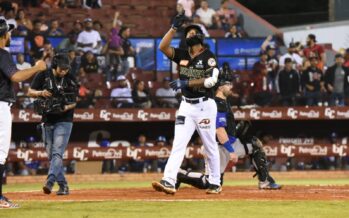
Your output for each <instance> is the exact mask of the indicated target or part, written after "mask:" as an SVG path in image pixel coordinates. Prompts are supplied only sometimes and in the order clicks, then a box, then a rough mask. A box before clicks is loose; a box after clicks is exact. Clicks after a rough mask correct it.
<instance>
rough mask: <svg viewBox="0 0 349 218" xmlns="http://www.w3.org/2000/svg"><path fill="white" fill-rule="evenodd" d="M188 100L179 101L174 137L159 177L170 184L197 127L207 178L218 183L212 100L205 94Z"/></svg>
mask: <svg viewBox="0 0 349 218" xmlns="http://www.w3.org/2000/svg"><path fill="white" fill-rule="evenodd" d="M202 99H203V98H200V103H197V104H191V103H187V102H186V101H182V102H181V104H180V107H179V110H178V114H177V117H176V125H175V133H174V141H173V145H172V151H171V155H170V157H169V159H168V162H167V164H166V167H165V172H164V177H163V180H166V181H167V182H169V183H170V184H172V185H173V186H174V185H175V183H176V180H177V173H178V170H179V168H180V166H181V163H182V161H183V158H184V154H185V151H186V147H187V145H188V143H189V141H190V139H191V137H192V135H193V133H194V131H195V129H196V130H197V131H198V133H199V135H200V137H201V140H202V141H203V144H204V147H205V151H206V155H207V161H208V162H209V168H210V173H209V178H208V180H209V182H210V184H214V185H220V163H219V151H218V145H217V142H216V116H217V105H216V102H215V101H214V100H213V99H211V98H209V99H208V100H206V101H202Z"/></svg>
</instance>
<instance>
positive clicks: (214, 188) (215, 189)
mask: <svg viewBox="0 0 349 218" xmlns="http://www.w3.org/2000/svg"><path fill="white" fill-rule="evenodd" d="M221 192H222V186H220V185H213V184H210V185H209V187H208V189H207V190H206V194H220V193H221Z"/></svg>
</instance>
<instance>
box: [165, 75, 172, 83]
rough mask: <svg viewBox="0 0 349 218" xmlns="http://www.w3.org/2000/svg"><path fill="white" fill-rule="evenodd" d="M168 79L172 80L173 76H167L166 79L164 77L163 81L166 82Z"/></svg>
mask: <svg viewBox="0 0 349 218" xmlns="http://www.w3.org/2000/svg"><path fill="white" fill-rule="evenodd" d="M166 81H171V78H170V77H168V76H167V77H165V78H164V79H163V82H166Z"/></svg>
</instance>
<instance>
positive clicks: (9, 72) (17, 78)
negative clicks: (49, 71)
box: [0, 54, 46, 82]
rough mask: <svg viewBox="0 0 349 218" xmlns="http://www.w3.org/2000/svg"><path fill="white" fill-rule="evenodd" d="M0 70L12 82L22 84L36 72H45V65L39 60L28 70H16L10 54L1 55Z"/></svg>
mask: <svg viewBox="0 0 349 218" xmlns="http://www.w3.org/2000/svg"><path fill="white" fill-rule="evenodd" d="M0 69H1V71H2V72H4V73H5V75H6V76H7V77H8V78H9V79H10V80H11V81H12V82H22V81H24V80H26V79H29V78H30V77H32V76H33V75H34V74H36V73H37V72H40V71H43V70H46V63H45V62H44V61H42V60H39V61H37V62H36V63H35V65H34V66H33V67H31V68H29V69H25V70H18V69H17V67H16V64H15V63H14V62H13V60H12V57H11V55H10V54H8V55H3V56H2V57H1V59H0Z"/></svg>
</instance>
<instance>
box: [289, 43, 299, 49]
mask: <svg viewBox="0 0 349 218" xmlns="http://www.w3.org/2000/svg"><path fill="white" fill-rule="evenodd" d="M288 47H289V48H295V47H297V46H296V43H294V42H291V43H290V44H289V46H288Z"/></svg>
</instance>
